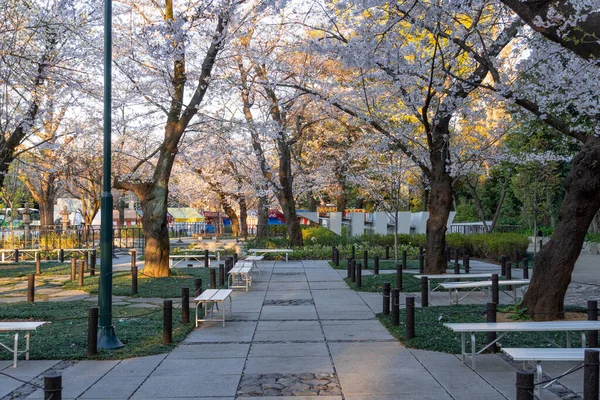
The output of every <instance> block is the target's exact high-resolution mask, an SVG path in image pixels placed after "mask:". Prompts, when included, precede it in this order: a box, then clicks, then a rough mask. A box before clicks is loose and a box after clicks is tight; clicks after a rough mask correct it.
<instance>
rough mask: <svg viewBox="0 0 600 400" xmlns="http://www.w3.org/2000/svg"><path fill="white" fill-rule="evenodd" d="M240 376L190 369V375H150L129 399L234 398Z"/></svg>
mask: <svg viewBox="0 0 600 400" xmlns="http://www.w3.org/2000/svg"><path fill="white" fill-rule="evenodd" d="M239 381H240V374H227V375H224V374H211V373H207V371H203V370H201V369H192V370H191V371H190V374H185V375H181V374H173V373H172V374H171V375H168V376H155V375H154V374H152V375H151V376H149V377H148V379H147V380H146V381H145V382H144V383H143V384H142V386H141V387H140V388H139V389H138V390H137V391H136V392H135V394H134V395H133V397H131V399H135V400H143V399H163V398H164V396H165V394H168V395H169V396H171V397H173V398H180V397H184V398H185V397H187V398H195V399H197V398H199V395H200V394H201V395H203V396H205V397H219V396H221V397H231V398H233V397H235V393H236V390H237V387H238V383H239Z"/></svg>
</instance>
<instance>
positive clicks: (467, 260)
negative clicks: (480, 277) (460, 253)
mask: <svg viewBox="0 0 600 400" xmlns="http://www.w3.org/2000/svg"><path fill="white" fill-rule="evenodd" d="M463 267H464V269H465V274H468V273H470V272H471V256H470V255H468V254H465V256H464V258H463Z"/></svg>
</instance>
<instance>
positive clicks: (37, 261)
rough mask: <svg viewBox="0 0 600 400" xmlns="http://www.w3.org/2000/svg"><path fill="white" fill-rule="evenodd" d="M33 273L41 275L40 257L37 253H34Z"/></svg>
mask: <svg viewBox="0 0 600 400" xmlns="http://www.w3.org/2000/svg"><path fill="white" fill-rule="evenodd" d="M35 273H36V274H37V275H41V274H42V257H41V255H40V252H39V251H36V252H35Z"/></svg>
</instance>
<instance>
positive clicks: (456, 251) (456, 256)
mask: <svg viewBox="0 0 600 400" xmlns="http://www.w3.org/2000/svg"><path fill="white" fill-rule="evenodd" d="M454 263H456V264H458V247H457V248H456V249H454Z"/></svg>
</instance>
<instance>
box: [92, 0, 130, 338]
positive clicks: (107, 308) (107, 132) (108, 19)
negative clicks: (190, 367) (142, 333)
mask: <svg viewBox="0 0 600 400" xmlns="http://www.w3.org/2000/svg"><path fill="white" fill-rule="evenodd" d="M111 88H112V0H110V1H109V0H107V1H105V2H104V94H103V98H104V110H103V111H104V123H103V153H104V154H103V155H104V158H103V162H102V176H103V180H102V198H101V202H100V209H101V210H102V212H101V213H100V262H101V264H100V280H99V290H98V303H99V305H100V310H99V321H98V348H100V349H116V348H120V347H123V346H124V345H123V343H121V341H120V340H119V338H118V337H117V334H116V333H115V328H114V326H113V325H112V286H113V285H112V272H113V271H112V269H113V264H112V262H113V261H112V257H113V229H112V226H113V225H112V210H113V196H112V193H111V189H112V179H111V129H112V120H111V112H112V104H111V103H112V95H111Z"/></svg>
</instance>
